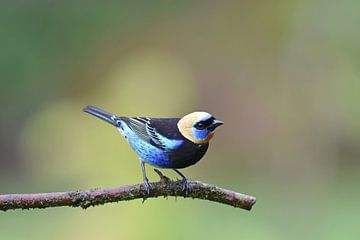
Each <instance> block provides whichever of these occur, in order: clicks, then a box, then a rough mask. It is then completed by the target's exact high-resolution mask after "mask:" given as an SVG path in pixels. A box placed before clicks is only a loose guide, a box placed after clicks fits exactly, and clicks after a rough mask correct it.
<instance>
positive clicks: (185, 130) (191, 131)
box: [177, 112, 224, 144]
mask: <svg viewBox="0 0 360 240" xmlns="http://www.w3.org/2000/svg"><path fill="white" fill-rule="evenodd" d="M223 124H224V123H223V122H222V121H219V120H217V119H215V118H214V117H213V116H212V115H211V114H209V113H207V112H193V113H190V114H188V115H186V116H184V117H182V118H181V119H180V120H179V122H178V124H177V126H178V128H179V131H180V133H181V134H182V135H183V136H184V137H185V138H187V139H188V140H190V141H192V142H194V143H197V144H201V143H207V142H209V141H210V140H211V138H212V137H213V136H214V133H215V130H216V128H217V127H218V126H220V125H223Z"/></svg>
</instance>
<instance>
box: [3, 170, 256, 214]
mask: <svg viewBox="0 0 360 240" xmlns="http://www.w3.org/2000/svg"><path fill="white" fill-rule="evenodd" d="M156 172H157V173H158V174H159V176H160V181H159V182H155V183H151V186H152V190H151V191H150V193H149V194H147V192H146V190H145V189H144V186H143V184H135V185H128V186H120V187H114V188H108V189H92V190H83V191H71V192H52V193H33V194H8V195H0V210H2V211H6V210H10V209H30V208H50V207H60V206H70V207H81V208H83V209H86V208H88V207H90V206H97V205H102V204H105V203H111V202H119V201H128V200H134V199H147V198H156V197H161V196H163V197H167V196H182V197H189V198H198V199H204V200H209V201H213V202H218V203H223V204H227V205H230V206H233V207H237V208H242V209H246V210H250V209H251V207H252V206H253V205H254V204H255V202H256V198H255V197H252V196H248V195H245V194H242V193H237V192H233V191H230V190H226V189H223V188H220V187H217V186H215V185H210V184H206V183H202V182H199V181H190V182H189V184H190V187H191V191H190V192H189V193H188V195H185V194H184V192H183V182H182V181H181V180H178V181H171V180H169V178H167V177H166V176H164V175H163V174H162V173H161V172H160V171H158V170H157V171H156Z"/></svg>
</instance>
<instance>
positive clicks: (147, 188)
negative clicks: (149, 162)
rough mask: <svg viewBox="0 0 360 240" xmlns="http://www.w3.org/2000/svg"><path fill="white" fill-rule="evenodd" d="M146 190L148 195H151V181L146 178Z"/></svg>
mask: <svg viewBox="0 0 360 240" xmlns="http://www.w3.org/2000/svg"><path fill="white" fill-rule="evenodd" d="M144 188H145V191H146V193H147V195H149V194H150V191H151V190H152V186H151V184H150V183H149V179H147V178H144Z"/></svg>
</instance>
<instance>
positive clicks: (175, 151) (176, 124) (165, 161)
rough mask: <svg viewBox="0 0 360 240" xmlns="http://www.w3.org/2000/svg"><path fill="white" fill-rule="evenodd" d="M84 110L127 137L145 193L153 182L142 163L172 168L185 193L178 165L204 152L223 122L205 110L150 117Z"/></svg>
mask: <svg viewBox="0 0 360 240" xmlns="http://www.w3.org/2000/svg"><path fill="white" fill-rule="evenodd" d="M83 111H84V112H86V113H89V114H91V115H93V116H95V117H98V118H100V119H102V120H104V121H105V122H108V123H110V124H111V125H113V126H115V127H116V128H117V129H118V131H119V132H120V133H121V135H122V136H123V137H124V138H125V139H126V140H127V141H128V143H129V145H130V146H131V147H132V148H133V150H134V151H135V152H136V153H137V155H138V156H139V160H140V164H141V169H142V174H143V182H144V188H145V190H146V192H147V193H148V194H149V193H150V191H151V189H152V186H151V184H150V183H149V180H148V178H147V175H146V170H145V163H146V164H149V165H151V166H154V167H156V168H165V169H173V170H174V171H175V172H176V173H177V174H179V175H180V176H181V178H182V182H183V191H184V192H185V194H188V192H189V191H190V184H189V181H188V178H187V177H186V176H185V175H184V174H183V173H181V172H180V171H179V169H183V168H186V167H189V166H191V165H194V164H196V163H197V162H198V161H199V160H200V159H201V158H202V157H203V156H204V155H205V153H206V151H207V149H208V147H209V141H210V140H211V139H212V138H213V136H214V134H215V131H216V130H217V127H219V126H221V125H223V124H224V122H222V121H220V120H217V119H216V118H215V117H213V116H212V115H211V114H210V113H207V112H192V113H189V114H187V115H185V116H183V117H182V118H149V117H123V116H117V115H114V114H111V113H109V112H106V111H105V110H102V109H100V108H97V107H94V106H86V107H85V108H84V109H83Z"/></svg>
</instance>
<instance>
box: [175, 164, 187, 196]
mask: <svg viewBox="0 0 360 240" xmlns="http://www.w3.org/2000/svg"><path fill="white" fill-rule="evenodd" d="M174 171H175V172H176V173H177V174H179V175H180V176H181V177H182V181H183V184H184V186H183V191H184V193H185V195H188V193H189V191H190V190H191V187H190V184H189V181H188V179H187V177H186V176H185V175H184V174H182V173H181V172H180V171H179V170H177V169H174Z"/></svg>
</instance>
